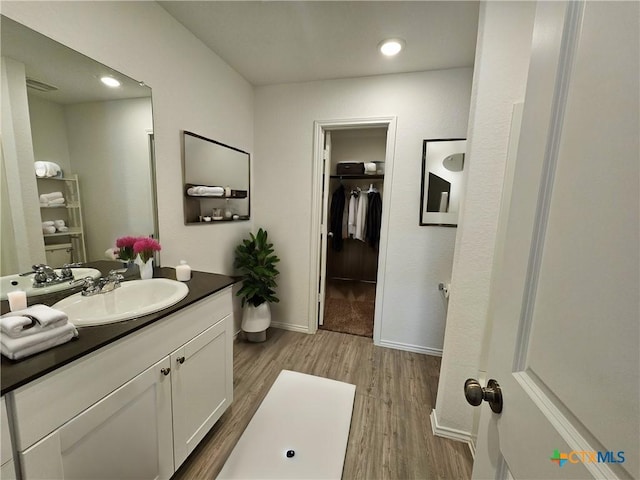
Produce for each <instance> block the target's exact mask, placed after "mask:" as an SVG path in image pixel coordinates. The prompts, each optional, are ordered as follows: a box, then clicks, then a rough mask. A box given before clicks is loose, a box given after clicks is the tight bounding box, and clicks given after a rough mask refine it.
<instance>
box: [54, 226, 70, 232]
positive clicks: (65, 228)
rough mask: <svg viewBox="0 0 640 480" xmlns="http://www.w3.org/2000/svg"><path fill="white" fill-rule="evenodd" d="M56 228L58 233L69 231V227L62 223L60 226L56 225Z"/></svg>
mask: <svg viewBox="0 0 640 480" xmlns="http://www.w3.org/2000/svg"><path fill="white" fill-rule="evenodd" d="M56 230H57V231H58V232H60V233H64V232H68V231H69V227H67V226H66V225H63V226H62V227H56Z"/></svg>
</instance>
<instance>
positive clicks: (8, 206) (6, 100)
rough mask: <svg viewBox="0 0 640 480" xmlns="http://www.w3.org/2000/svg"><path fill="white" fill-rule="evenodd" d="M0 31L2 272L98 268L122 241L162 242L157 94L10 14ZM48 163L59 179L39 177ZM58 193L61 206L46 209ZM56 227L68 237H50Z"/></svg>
mask: <svg viewBox="0 0 640 480" xmlns="http://www.w3.org/2000/svg"><path fill="white" fill-rule="evenodd" d="M0 23H1V28H0V33H1V36H2V38H1V43H0V46H1V53H2V82H1V83H2V105H1V106H2V123H3V131H2V148H3V153H4V155H3V156H2V159H1V160H2V162H0V163H1V165H0V170H1V175H0V176H1V177H2V202H1V205H2V206H1V209H2V212H1V213H2V215H1V223H2V225H1V229H2V262H1V264H2V274H3V275H7V274H10V273H17V272H25V271H29V270H30V269H31V265H33V264H36V263H48V264H49V265H51V266H54V267H59V266H61V265H62V264H63V263H69V262H70V261H74V262H75V261H79V262H88V261H94V260H101V259H104V258H105V250H106V249H108V248H111V247H113V246H114V244H115V240H116V239H117V238H118V237H121V236H125V235H132V236H154V237H156V238H157V237H158V227H157V225H158V223H157V208H156V191H155V182H154V180H153V179H154V158H153V117H152V99H151V88H149V87H148V86H147V85H145V84H144V82H141V81H140V80H135V79H132V78H130V77H128V76H126V75H124V74H122V73H120V72H118V71H116V70H114V69H112V68H110V67H108V66H106V65H104V64H101V63H99V62H97V61H95V60H93V59H91V58H89V57H87V56H85V55H82V54H80V53H78V52H76V51H74V50H72V49H70V48H68V47H66V46H64V45H62V44H60V43H58V42H56V41H54V40H52V39H50V38H48V37H46V36H44V35H42V34H40V33H39V32H36V31H34V30H32V29H30V28H28V27H26V26H24V25H22V24H20V23H18V22H15V21H13V20H11V19H9V18H7V17H5V16H0ZM102 77H108V78H110V79H111V80H112V81H117V82H118V83H119V85H118V86H115V87H108V86H106V85H105V84H104V83H103V82H101V78H102ZM43 161H47V162H52V163H55V164H57V165H58V166H59V167H60V170H61V171H60V172H59V174H57V175H56V176H53V177H51V178H50V177H49V176H48V175H46V176H45V177H44V178H42V177H40V176H39V175H38V169H37V168H35V172H34V166H36V163H35V162H43ZM57 191H59V192H61V193H62V195H63V197H64V202H63V203H62V204H61V205H59V206H58V207H59V208H52V205H49V204H43V203H42V198H41V197H40V196H41V195H43V194H50V193H55V192H57ZM5 200H6V201H5ZM55 220H63V221H64V222H65V224H66V226H68V227H69V229H68V230H67V231H59V229H57V227H56V231H55V232H54V233H47V232H45V230H44V222H51V221H55ZM67 245H68V246H67ZM83 246H84V247H85V252H84V254H83V252H82V247H83Z"/></svg>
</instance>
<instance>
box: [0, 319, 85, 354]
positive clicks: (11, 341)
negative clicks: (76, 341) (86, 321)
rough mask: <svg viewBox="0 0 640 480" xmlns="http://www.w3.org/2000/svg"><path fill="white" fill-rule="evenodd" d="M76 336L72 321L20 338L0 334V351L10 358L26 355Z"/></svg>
mask: <svg viewBox="0 0 640 480" xmlns="http://www.w3.org/2000/svg"><path fill="white" fill-rule="evenodd" d="M77 336H78V330H77V329H76V327H75V326H74V325H73V324H72V323H66V324H65V325H63V326H61V327H57V328H50V329H48V330H43V331H41V332H39V333H36V334H33V335H29V336H26V337H20V338H11V337H9V336H8V335H2V338H0V352H1V353H2V355H4V356H5V357H8V358H10V359H11V360H18V359H20V358H24V357H28V356H29V355H33V354H34V353H39V352H42V351H44V350H48V349H49V348H51V347H55V346H57V345H61V344H63V343H66V342H68V341H69V340H71V339H72V338H74V337H77Z"/></svg>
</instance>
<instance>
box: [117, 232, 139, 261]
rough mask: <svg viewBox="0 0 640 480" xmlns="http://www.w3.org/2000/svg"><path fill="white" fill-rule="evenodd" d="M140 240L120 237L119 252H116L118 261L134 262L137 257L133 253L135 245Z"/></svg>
mask: <svg viewBox="0 0 640 480" xmlns="http://www.w3.org/2000/svg"><path fill="white" fill-rule="evenodd" d="M138 240H139V238H138V237H120V238H118V239H117V240H116V247H117V251H116V252H115V253H116V255H117V258H118V260H121V261H123V262H132V261H133V259H134V258H135V257H136V255H135V253H134V252H133V245H134V244H135V243H136V242H137V241H138Z"/></svg>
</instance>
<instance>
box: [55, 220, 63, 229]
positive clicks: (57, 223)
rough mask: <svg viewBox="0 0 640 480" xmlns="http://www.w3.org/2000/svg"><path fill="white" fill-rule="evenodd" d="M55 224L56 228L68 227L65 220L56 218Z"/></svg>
mask: <svg viewBox="0 0 640 480" xmlns="http://www.w3.org/2000/svg"><path fill="white" fill-rule="evenodd" d="M53 225H54V226H55V227H56V228H60V227H66V224H65V223H64V220H54V221H53Z"/></svg>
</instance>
